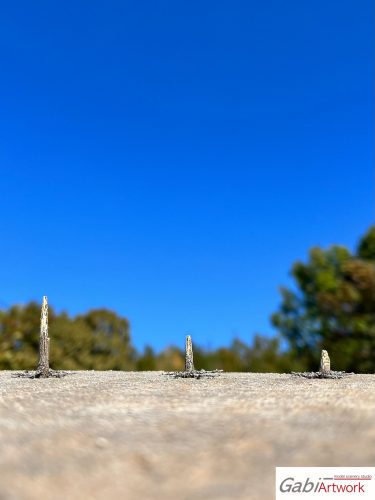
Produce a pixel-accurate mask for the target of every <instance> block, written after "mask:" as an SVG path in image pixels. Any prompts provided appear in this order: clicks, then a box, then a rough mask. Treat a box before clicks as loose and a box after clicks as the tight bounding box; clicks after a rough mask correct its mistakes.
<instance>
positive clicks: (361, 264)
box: [0, 226, 375, 373]
mask: <svg viewBox="0 0 375 500" xmlns="http://www.w3.org/2000/svg"><path fill="white" fill-rule="evenodd" d="M291 275H292V277H293V278H294V280H295V287H294V289H293V290H289V289H286V288H281V296H282V301H281V305H280V308H279V310H278V311H277V312H276V313H274V314H273V315H272V316H271V321H272V323H273V325H274V326H275V327H276V329H277V330H278V335H277V336H275V337H272V338H269V337H265V336H261V335H255V336H254V338H253V340H252V342H251V343H250V344H247V343H245V342H243V341H241V340H239V339H234V340H233V342H232V343H231V345H230V346H228V347H221V348H219V349H215V350H210V351H208V350H204V349H202V348H200V347H199V346H197V345H196V344H195V345H194V360H195V365H196V367H197V368H199V369H201V368H204V369H206V370H212V369H223V370H225V371H255V372H289V371H303V370H315V369H317V367H318V363H319V355H320V350H321V349H322V348H324V349H327V350H328V351H329V353H330V355H331V359H332V364H333V368H334V369H337V370H346V371H356V372H358V373H361V372H362V373H363V372H364V373H366V372H370V373H371V372H375V226H374V227H372V228H370V229H369V231H368V232H367V233H366V234H365V235H364V237H363V238H362V239H361V240H360V242H359V245H358V247H357V249H356V251H355V252H354V253H353V254H352V253H351V252H350V251H349V250H348V249H347V248H345V247H342V246H332V247H331V248H329V249H327V250H323V249H321V248H313V249H312V250H311V251H310V253H309V259H308V261H307V262H300V261H298V262H296V263H295V264H294V265H293V267H292V271H291ZM39 322H40V305H39V304H37V303H35V302H30V303H29V304H26V305H24V306H18V305H17V306H12V307H10V308H8V309H6V310H2V311H0V369H9V370H23V369H33V368H35V366H36V363H37V352H38V342H39ZM49 325H50V330H49V331H50V334H49V336H50V338H51V346H50V362H51V366H52V367H53V368H55V369H61V370H81V369H84V370H182V369H183V367H184V353H183V351H182V349H179V348H177V347H175V346H171V347H168V348H166V349H165V350H164V351H162V352H161V353H155V352H154V350H153V349H152V347H151V346H148V347H146V348H145V349H144V351H143V352H141V353H140V352H137V351H136V349H135V348H134V347H133V345H132V343H131V338H130V328H129V322H128V321H127V319H126V318H123V317H120V316H119V315H118V314H116V313H115V312H113V311H109V310H106V309H97V310H92V311H89V312H88V313H86V314H82V315H78V316H75V317H70V316H69V315H68V314H66V313H60V314H57V313H56V312H55V311H54V310H53V308H51V307H50V308H49ZM193 340H194V339H193ZM180 341H181V344H183V332H182V333H181V339H180Z"/></svg>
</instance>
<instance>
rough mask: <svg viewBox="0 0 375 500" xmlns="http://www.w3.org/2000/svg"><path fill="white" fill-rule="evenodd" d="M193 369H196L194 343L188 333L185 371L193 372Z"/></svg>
mask: <svg viewBox="0 0 375 500" xmlns="http://www.w3.org/2000/svg"><path fill="white" fill-rule="evenodd" d="M193 371H194V360H193V343H192V341H191V337H190V335H186V344H185V372H193Z"/></svg>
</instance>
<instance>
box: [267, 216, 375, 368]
mask: <svg viewBox="0 0 375 500" xmlns="http://www.w3.org/2000/svg"><path fill="white" fill-rule="evenodd" d="M291 274H292V276H293V278H294V279H295V281H296V284H297V289H296V290H289V289H287V288H281V295H282V303H281V306H280V310H279V311H278V312H277V313H275V314H274V315H273V316H272V322H273V324H274V326H275V327H276V328H278V329H279V331H280V332H281V334H282V335H283V336H284V337H285V338H286V339H287V341H288V342H289V344H290V347H291V350H292V354H293V355H294V358H295V359H296V360H298V361H299V363H300V364H302V365H305V367H306V368H308V369H316V367H317V365H318V358H319V354H320V353H319V351H320V349H321V348H324V349H327V350H328V351H329V353H330V354H331V358H332V361H333V364H334V368H336V369H338V370H347V371H358V372H373V371H374V370H375V226H374V227H372V228H370V230H369V231H368V232H367V233H366V234H365V236H364V237H363V238H362V239H361V241H360V242H359V245H358V248H357V250H356V252H355V253H354V254H351V253H350V251H349V250H348V249H347V248H345V247H341V246H332V247H331V248H329V249H328V250H322V249H321V248H313V249H312V250H311V251H310V254H309V260H308V262H307V263H303V262H296V263H295V264H294V266H293V268H292V271H291Z"/></svg>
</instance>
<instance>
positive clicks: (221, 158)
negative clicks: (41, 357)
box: [0, 0, 374, 349]
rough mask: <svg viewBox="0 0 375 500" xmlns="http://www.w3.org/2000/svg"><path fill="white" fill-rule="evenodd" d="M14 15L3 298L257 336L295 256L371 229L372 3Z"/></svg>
mask: <svg viewBox="0 0 375 500" xmlns="http://www.w3.org/2000/svg"><path fill="white" fill-rule="evenodd" d="M1 11H2V13H1V16H0V54H1V78H0V95H1V113H0V173H1V179H0V180H1V198H0V203H1V219H0V230H1V234H2V243H1V245H0V259H1V267H0V271H1V272H0V283H1V286H0V300H1V303H0V305H1V306H6V305H9V304H14V303H24V302H27V301H28V300H30V299H37V300H40V299H41V296H42V295H44V294H47V295H48V296H49V299H50V302H51V304H53V305H54V306H55V307H56V309H58V310H62V309H64V310H67V311H68V312H69V313H71V314H76V313H78V312H84V311H86V310H87V309H89V308H93V307H102V306H104V307H108V308H112V309H114V310H116V311H117V312H119V313H120V314H123V315H125V316H127V317H128V318H129V320H130V321H131V325H132V338H133V341H134V344H135V345H136V346H137V347H139V348H140V347H142V346H143V345H144V344H146V343H149V344H152V345H153V346H155V347H156V348H158V349H160V348H162V347H164V346H166V345H168V344H170V343H176V344H183V336H184V335H185V334H186V333H190V334H192V335H193V340H194V341H195V342H198V343H200V344H201V345H203V346H205V347H215V346H218V345H222V344H228V343H229V342H230V340H231V339H232V338H233V337H234V336H239V337H241V338H242V339H244V340H246V341H250V340H251V338H252V335H253V334H254V333H255V332H260V333H263V334H267V335H268V334H272V333H273V332H272V328H271V326H270V324H269V316H270V314H271V313H272V312H274V311H275V310H276V309H277V306H278V304H279V296H278V290H277V289H278V286H279V285H280V284H282V283H284V284H289V283H290V281H289V278H288V271H289V269H290V267H291V265H292V263H293V261H294V260H296V259H304V258H305V257H306V255H307V252H308V249H309V248H310V247H311V246H313V245H322V246H327V245H330V244H332V243H341V244H345V245H348V246H349V247H351V248H353V247H354V245H355V244H356V242H357V240H358V238H359V237H360V235H361V234H363V233H364V231H365V230H366V229H367V228H368V226H369V225H370V224H371V223H372V221H373V217H374V175H373V146H372V142H373V132H374V131H373V118H372V115H373V95H372V89H373V86H374V78H373V63H372V60H373V56H374V54H373V27H372V17H373V12H372V2H370V1H369V0H362V1H361V2H358V1H357V0H340V1H336V0H331V1H329V2H327V0H324V1H323V0H315V1H314V2H301V1H300V0H298V1H294V0H293V1H291V0H283V1H281V0H277V1H276V0H268V1H263V2H259V1H250V0H247V1H233V0H231V1H230V2H229V1H225V2H223V1H215V2H213V1H212V2H211V1H199V2H198V1H192V0H190V1H175V0H174V1H157V2H156V1H152V2H151V1H150V2H146V1H139V0H138V1H106V2H104V1H101V2H95V1H90V2H86V1H85V2H82V1H77V0H75V1H74V2H73V1H64V2H50V1H34V2H20V1H14V2H7V3H5V2H1Z"/></svg>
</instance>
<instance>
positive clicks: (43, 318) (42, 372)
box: [15, 296, 67, 378]
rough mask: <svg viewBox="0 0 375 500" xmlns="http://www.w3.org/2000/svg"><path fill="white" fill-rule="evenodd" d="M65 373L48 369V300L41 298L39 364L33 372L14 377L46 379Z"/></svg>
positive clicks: (61, 375) (64, 373) (65, 373)
mask: <svg viewBox="0 0 375 500" xmlns="http://www.w3.org/2000/svg"><path fill="white" fill-rule="evenodd" d="M65 375H67V372H62V371H56V370H51V368H50V367H49V337H48V299H47V297H46V296H43V300H42V310H41V315H40V334H39V362H38V366H37V368H36V370H35V371H31V372H30V371H28V370H27V371H25V372H23V373H20V374H19V373H17V374H15V376H16V377H25V378H48V377H57V378H60V377H63V376H65Z"/></svg>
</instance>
